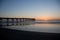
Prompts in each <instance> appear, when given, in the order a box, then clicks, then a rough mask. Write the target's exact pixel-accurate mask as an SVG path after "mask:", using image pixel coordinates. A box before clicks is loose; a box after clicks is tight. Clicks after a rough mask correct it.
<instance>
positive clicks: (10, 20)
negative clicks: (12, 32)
mask: <svg viewBox="0 0 60 40" xmlns="http://www.w3.org/2000/svg"><path fill="white" fill-rule="evenodd" d="M34 21H35V18H2V17H0V25H2V24H3V23H6V24H7V25H8V24H9V23H12V25H13V24H14V23H16V24H18V23H22V22H23V23H25V22H34Z"/></svg>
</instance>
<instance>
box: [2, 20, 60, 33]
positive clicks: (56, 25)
mask: <svg viewBox="0 0 60 40" xmlns="http://www.w3.org/2000/svg"><path fill="white" fill-rule="evenodd" d="M1 24H2V25H3V26H1V27H2V28H7V29H14V30H23V31H32V32H47V33H60V21H35V22H19V23H16V22H14V23H13V22H9V23H6V22H2V23H1ZM7 24H8V25H7Z"/></svg>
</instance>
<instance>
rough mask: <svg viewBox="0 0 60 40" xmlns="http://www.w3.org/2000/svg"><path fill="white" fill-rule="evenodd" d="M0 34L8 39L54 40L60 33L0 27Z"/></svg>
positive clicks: (59, 36)
mask: <svg viewBox="0 0 60 40" xmlns="http://www.w3.org/2000/svg"><path fill="white" fill-rule="evenodd" d="M0 35H1V38H3V39H8V40H18V39H19V40H40V39H41V40H46V39H48V40H55V39H57V40H58V38H60V33H45V32H31V31H22V30H13V29H6V28H0Z"/></svg>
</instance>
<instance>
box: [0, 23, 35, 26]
mask: <svg viewBox="0 0 60 40" xmlns="http://www.w3.org/2000/svg"><path fill="white" fill-rule="evenodd" d="M31 24H34V23H0V26H18V25H19V26H22V25H24V26H25V25H31Z"/></svg>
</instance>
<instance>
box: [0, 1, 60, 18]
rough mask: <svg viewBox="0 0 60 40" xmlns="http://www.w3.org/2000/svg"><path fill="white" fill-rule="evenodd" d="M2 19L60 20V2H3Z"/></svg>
mask: <svg viewBox="0 0 60 40" xmlns="http://www.w3.org/2000/svg"><path fill="white" fill-rule="evenodd" d="M0 3H1V7H0V10H1V12H0V17H34V18H44V17H46V18H59V17H60V12H59V11H60V1H59V0H1V1H0Z"/></svg>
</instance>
